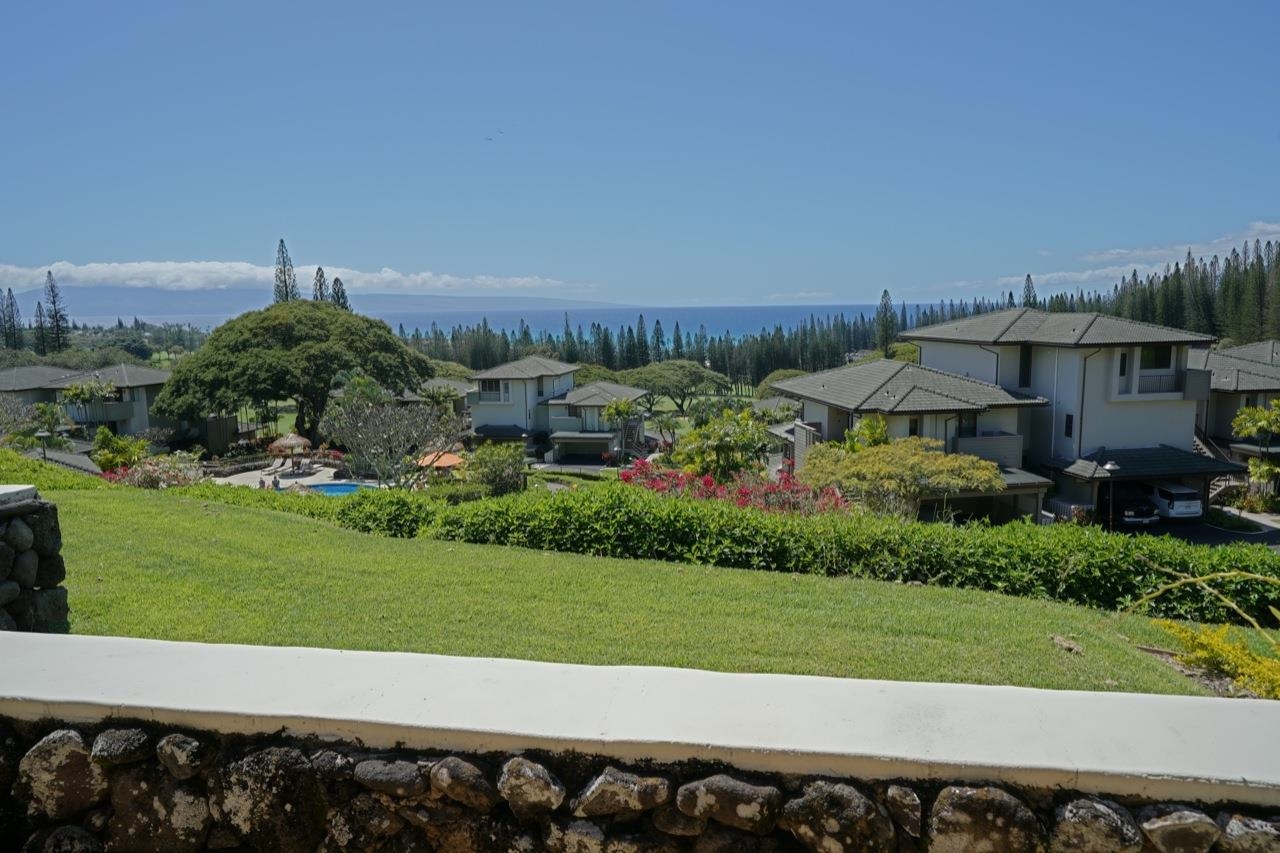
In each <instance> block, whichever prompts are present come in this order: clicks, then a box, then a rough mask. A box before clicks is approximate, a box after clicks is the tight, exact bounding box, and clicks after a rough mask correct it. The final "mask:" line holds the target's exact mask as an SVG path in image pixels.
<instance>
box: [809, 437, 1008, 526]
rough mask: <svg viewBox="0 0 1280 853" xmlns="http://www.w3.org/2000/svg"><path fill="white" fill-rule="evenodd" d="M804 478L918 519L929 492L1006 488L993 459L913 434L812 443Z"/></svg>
mask: <svg viewBox="0 0 1280 853" xmlns="http://www.w3.org/2000/svg"><path fill="white" fill-rule="evenodd" d="M798 476H799V478H800V480H801V481H802V482H804V483H808V484H809V485H811V486H813V487H814V488H819V489H826V488H829V489H836V490H838V491H839V492H840V493H841V494H842V495H844V496H845V497H846V498H848V499H849V500H852V501H854V502H856V503H859V504H861V505H862V506H864V507H866V508H867V509H869V510H871V511H872V512H874V513H876V514H877V515H888V516H896V517H898V518H903V519H915V518H916V517H917V516H918V515H919V514H920V503H921V501H923V500H925V499H926V498H944V499H945V498H946V497H947V496H949V495H954V494H957V493H959V492H998V491H1001V490H1002V489H1004V480H1003V479H1002V478H1001V477H1000V469H999V468H998V467H997V466H996V464H995V463H994V462H988V461H987V460H985V459H979V458H978V457H976V456H969V455H967V454H963V453H943V452H942V442H940V441H938V440H936V439H931V438H921V437H919V436H912V437H911V438H903V439H899V440H897V441H891V442H889V443H887V444H880V445H872V446H868V447H863V448H862V449H861V450H859V451H858V452H857V453H850V452H849V451H848V450H846V449H845V448H843V447H841V446H839V445H835V444H821V445H818V446H817V447H814V448H811V449H810V450H809V453H808V455H807V457H806V458H805V462H804V466H803V467H802V468H801V469H800V471H799V472H798Z"/></svg>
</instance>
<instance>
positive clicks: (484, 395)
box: [480, 391, 502, 403]
mask: <svg viewBox="0 0 1280 853" xmlns="http://www.w3.org/2000/svg"><path fill="white" fill-rule="evenodd" d="M480 402H481V403H501V402H502V392H501V391H481V392H480Z"/></svg>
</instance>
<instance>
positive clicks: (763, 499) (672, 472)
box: [618, 459, 848, 515]
mask: <svg viewBox="0 0 1280 853" xmlns="http://www.w3.org/2000/svg"><path fill="white" fill-rule="evenodd" d="M618 478H619V479H620V480H622V482H624V483H629V484H630V485H633V486H640V487H641V488H645V489H648V490H649V491H651V492H657V493H658V494H662V495H674V496H676V497H688V498H694V499H697V500H721V501H729V502H732V503H735V504H737V505H738V506H742V507H754V508H756V509H764V510H772V511H775V512H792V513H800V514H802V515H812V514H813V513H817V512H829V511H832V510H843V509H847V508H848V502H846V501H845V499H844V498H842V497H841V496H840V493H839V492H837V491H835V490H834V489H814V488H812V487H810V486H806V485H805V484H804V483H801V482H799V481H798V480H796V479H795V478H794V477H793V476H791V475H790V474H785V473H784V474H783V475H782V476H781V477H779V478H778V480H777V481H776V482H775V481H773V480H769V479H767V478H765V477H762V476H760V475H759V474H747V473H740V474H738V475H737V476H735V477H734V478H733V480H731V481H730V482H729V483H727V484H724V485H721V484H717V483H716V481H715V478H713V477H712V476H711V475H710V474H703V475H702V476H698V475H697V474H690V473H689V472H687V471H681V470H679V469H677V468H659V467H658V466H656V465H654V464H653V463H651V462H648V461H646V460H643V459H641V460H638V461H637V462H636V463H635V464H634V465H632V466H631V467H629V468H625V469H623V470H622V471H621V472H619V474H618Z"/></svg>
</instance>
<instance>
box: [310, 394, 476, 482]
mask: <svg viewBox="0 0 1280 853" xmlns="http://www.w3.org/2000/svg"><path fill="white" fill-rule="evenodd" d="M343 390H344V393H343V395H342V396H341V397H340V398H339V399H337V400H335V401H334V402H332V403H331V404H330V405H329V407H328V410H327V411H326V412H325V415H324V419H323V420H322V421H321V422H320V429H321V431H322V432H323V433H324V434H325V435H327V436H329V438H330V439H332V440H333V441H334V442H336V443H337V444H339V445H341V446H342V447H344V448H345V449H346V452H347V455H346V458H347V461H348V463H349V464H351V466H352V468H353V469H354V470H356V471H358V472H361V473H367V474H372V475H373V477H374V478H375V479H376V480H377V481H378V483H379V484H386V485H389V486H409V485H411V484H413V483H414V482H417V481H418V480H419V479H420V478H421V477H422V475H423V471H424V469H423V468H422V466H420V465H419V464H418V461H419V459H420V458H421V457H423V456H430V455H432V454H436V453H443V452H445V451H448V450H451V449H453V447H454V445H455V444H456V443H457V442H458V437H459V435H460V434H461V433H462V419H461V418H460V417H459V416H458V415H457V414H455V413H454V411H453V403H452V400H450V399H447V398H445V399H442V398H441V397H437V396H429V397H427V398H425V399H423V400H422V402H417V401H414V402H408V403H399V402H397V401H396V400H395V399H394V398H393V397H392V396H391V394H389V393H388V392H387V391H386V390H384V389H383V388H381V387H379V386H378V385H377V384H376V383H373V382H371V380H368V379H367V378H365V377H356V378H354V379H353V380H352V381H349V382H348V383H347V385H346V387H345V388H344V389H343Z"/></svg>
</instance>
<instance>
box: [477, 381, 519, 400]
mask: <svg viewBox="0 0 1280 853" xmlns="http://www.w3.org/2000/svg"><path fill="white" fill-rule="evenodd" d="M480 402H482V403H497V402H503V403H509V402H511V383H510V382H506V381H504V380H500V379H481V380H480Z"/></svg>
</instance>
